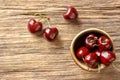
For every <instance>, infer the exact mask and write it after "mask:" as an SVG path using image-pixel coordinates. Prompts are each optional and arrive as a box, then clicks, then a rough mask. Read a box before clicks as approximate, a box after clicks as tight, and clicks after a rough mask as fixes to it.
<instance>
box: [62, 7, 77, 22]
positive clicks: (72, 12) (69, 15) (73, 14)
mask: <svg viewBox="0 0 120 80" xmlns="http://www.w3.org/2000/svg"><path fill="white" fill-rule="evenodd" d="M63 17H64V18H65V19H67V20H75V19H77V17H78V12H77V10H76V9H75V8H74V7H72V6H70V7H68V9H67V12H66V13H64V15H63Z"/></svg>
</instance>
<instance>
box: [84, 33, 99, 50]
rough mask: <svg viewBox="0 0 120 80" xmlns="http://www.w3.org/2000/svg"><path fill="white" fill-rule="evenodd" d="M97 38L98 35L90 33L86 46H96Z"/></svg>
mask: <svg viewBox="0 0 120 80" xmlns="http://www.w3.org/2000/svg"><path fill="white" fill-rule="evenodd" d="M97 39H98V38H97V36H95V35H94V34H90V35H88V36H87V37H86V39H85V44H86V47H88V48H94V47H95V46H96V45H97Z"/></svg>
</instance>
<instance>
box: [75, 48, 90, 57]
mask: <svg viewBox="0 0 120 80" xmlns="http://www.w3.org/2000/svg"><path fill="white" fill-rule="evenodd" d="M88 54H89V50H88V49H87V48H86V47H81V48H79V49H78V50H77V52H76V57H77V58H78V59H82V58H84V57H85V56H86V55H88Z"/></svg>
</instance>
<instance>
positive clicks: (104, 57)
mask: <svg viewBox="0 0 120 80" xmlns="http://www.w3.org/2000/svg"><path fill="white" fill-rule="evenodd" d="M115 59H116V56H115V53H113V52H111V51H102V52H101V55H100V60H101V62H102V63H103V64H104V65H105V66H109V64H110V63H111V62H113V61H114V60H115Z"/></svg>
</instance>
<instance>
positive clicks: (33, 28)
mask: <svg viewBox="0 0 120 80" xmlns="http://www.w3.org/2000/svg"><path fill="white" fill-rule="evenodd" d="M28 29H29V31H30V32H31V33H36V32H39V31H41V30H42V23H41V22H36V21H35V20H34V19H30V20H29V21H28Z"/></svg>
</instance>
